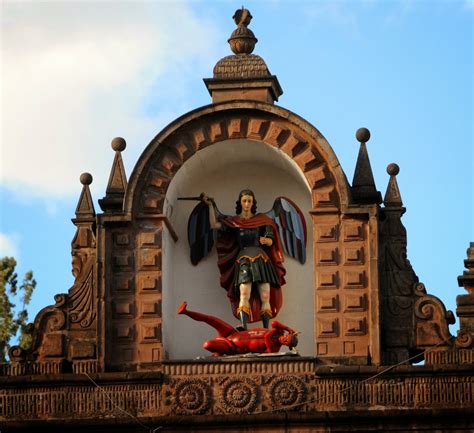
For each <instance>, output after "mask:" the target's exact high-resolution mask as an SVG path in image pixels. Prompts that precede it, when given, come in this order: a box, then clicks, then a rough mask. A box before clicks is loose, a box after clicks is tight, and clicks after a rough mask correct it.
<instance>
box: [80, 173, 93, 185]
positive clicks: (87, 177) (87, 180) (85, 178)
mask: <svg viewBox="0 0 474 433" xmlns="http://www.w3.org/2000/svg"><path fill="white" fill-rule="evenodd" d="M79 180H80V182H81V183H82V184H83V185H90V184H91V183H92V174H90V173H82V174H81V176H80V177H79Z"/></svg>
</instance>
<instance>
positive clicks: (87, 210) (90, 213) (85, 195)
mask: <svg viewBox="0 0 474 433" xmlns="http://www.w3.org/2000/svg"><path fill="white" fill-rule="evenodd" d="M79 180H80V181H81V183H82V185H84V186H83V187H82V192H81V196H80V197H79V201H78V202H77V207H76V219H77V220H89V219H90V218H95V209H94V203H93V201H92V196H91V191H90V189H89V185H90V184H91V183H92V175H91V174H90V173H82V174H81V176H80V177H79Z"/></svg>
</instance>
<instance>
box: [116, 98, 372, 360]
mask: <svg viewBox="0 0 474 433" xmlns="http://www.w3.org/2000/svg"><path fill="white" fill-rule="evenodd" d="M244 167H245V168H244ZM259 171H261V172H262V174H261V175H258V174H256V173H258V172H259ZM247 173H251V175H248V174H247ZM216 185H217V187H216ZM245 187H250V188H252V189H254V190H255V192H256V194H257V199H258V201H259V210H261V211H264V210H267V209H269V208H270V207H271V205H272V202H273V200H274V198H275V197H276V196H277V195H287V196H289V197H290V198H292V199H294V200H295V201H297V202H298V204H300V205H301V207H302V208H303V209H304V212H305V216H306V217H307V223H308V229H309V231H310V233H309V244H308V263H307V265H305V267H304V268H302V267H299V266H300V265H298V264H297V263H292V262H293V260H292V259H287V261H286V263H287V267H288V276H289V280H288V284H287V285H286V286H285V287H284V288H283V290H284V299H285V300H284V307H283V309H282V311H281V316H280V315H279V319H280V320H281V321H286V322H288V324H289V325H290V326H294V327H295V328H298V329H300V330H302V331H303V335H304V336H303V335H302V338H303V339H305V340H306V342H304V343H302V345H301V347H300V349H301V350H302V352H303V354H305V355H306V354H308V355H310V354H319V355H321V356H330V355H332V354H336V355H339V354H343V355H348V356H361V357H367V354H368V353H369V351H370V349H369V346H370V344H371V343H370V341H369V340H370V338H372V340H373V341H376V340H377V338H378V337H377V336H376V335H375V336H373V337H369V333H370V329H371V325H372V324H373V323H376V320H377V317H375V316H373V315H372V316H371V313H370V312H369V293H368V287H369V282H370V280H374V281H375V280H376V279H377V275H376V273H374V272H373V271H372V270H373V269H374V267H370V266H369V260H368V257H371V256H372V255H373V251H372V250H371V246H370V245H369V242H368V239H369V237H370V236H369V232H370V230H372V231H373V224H374V223H373V221H372V222H371V223H370V224H372V228H371V229H370V230H369V225H370V224H369V219H368V218H367V217H366V216H364V215H362V213H361V212H358V213H357V212H356V214H353V206H349V204H350V201H351V199H350V188H349V185H348V182H347V179H346V177H345V174H344V173H343V171H342V169H341V167H340V165H339V162H338V160H337V158H336V156H335V154H334V152H333V150H332V148H331V147H330V145H329V144H328V142H327V141H326V140H325V138H324V137H323V136H322V135H321V133H320V132H319V131H318V130H317V129H316V128H314V127H313V126H312V125H310V124H309V123H308V122H307V121H305V120H304V119H302V118H300V117H299V116H297V115H295V114H293V113H291V112H289V111H288V110H285V109H283V108H281V107H276V106H274V105H270V104H266V103H261V102H253V101H234V102H229V103H222V104H214V105H210V106H206V107H202V108H200V109H197V110H195V111H192V112H190V113H188V114H186V115H184V116H182V117H181V118H178V119H177V120H176V121H174V122H173V123H171V124H170V125H169V126H168V127H166V128H165V129H164V130H163V131H162V132H161V133H160V134H158V135H157V136H156V137H155V138H154V139H153V140H152V142H151V143H150V144H149V145H148V147H147V148H146V149H145V151H144V152H143V154H142V156H141V157H140V159H139V161H138V163H137V165H136V167H135V169H134V171H133V173H132V175H131V177H130V181H129V185H128V188H127V192H126V195H125V202H124V210H125V214H126V215H128V217H129V218H130V219H131V222H132V226H133V227H134V233H135V239H136V241H135V245H137V246H138V249H137V250H136V251H135V253H134V254H135V263H136V265H135V274H134V278H135V285H136V287H137V288H138V289H137V292H136V295H134V296H135V298H134V301H133V302H134V303H136V304H139V305H140V304H143V305H145V303H147V302H148V301H142V300H140V299H139V298H140V296H143V299H146V296H148V295H147V294H146V293H145V292H146V290H145V287H144V285H146V286H147V287H146V288H148V286H150V288H151V289H153V290H156V291H157V293H159V294H157V295H156V296H158V298H156V299H159V302H161V305H162V308H161V310H160V313H159V314H160V320H161V322H160V329H161V330H160V331H159V332H158V333H157V332H155V331H148V329H152V327H153V326H154V325H152V321H151V318H150V319H147V320H149V322H148V324H146V325H143V326H142V328H143V329H144V331H143V332H141V331H138V334H137V335H138V340H140V338H142V341H144V342H147V341H145V340H146V335H147V333H150V334H151V335H152V338H151V339H150V340H153V339H155V341H156V342H157V344H159V347H158V349H156V350H155V349H150V347H152V346H146V347H147V348H146V349H143V351H142V352H141V353H153V355H146V356H141V355H138V356H139V358H140V359H143V358H145V359H147V358H149V359H150V360H151V361H155V360H158V359H163V358H166V356H167V355H166V353H167V354H168V355H169V356H170V357H172V358H174V359H176V358H181V357H190V356H193V355H195V354H196V353H200V354H202V355H205V354H206V353H205V352H203V351H202V349H201V348H200V346H201V344H202V341H203V340H205V339H207V338H210V337H212V336H213V335H214V331H213V330H212V329H210V328H208V327H207V326H206V325H205V324H196V323H193V322H190V319H189V318H186V317H177V316H176V315H175V311H176V308H177V306H178V305H179V303H180V302H181V301H182V300H187V301H188V302H189V306H190V308H191V309H195V310H199V311H203V312H208V313H211V314H215V315H217V316H219V317H222V318H223V319H225V320H228V321H234V322H235V319H234V318H233V317H232V315H231V313H230V306H229V304H228V300H227V298H226V293H225V291H224V290H223V289H222V288H220V287H219V284H218V271H217V266H216V260H215V253H213V254H211V255H210V256H209V257H207V258H206V259H205V260H203V262H202V263H201V264H200V265H199V266H198V267H196V268H194V267H193V266H192V265H191V263H190V261H189V259H188V246H187V239H186V225H187V218H188V216H189V212H190V211H191V209H192V204H189V203H187V204H184V203H183V202H179V203H178V202H177V197H178V196H180V195H188V194H191V195H198V194H199V193H200V192H201V191H206V192H208V193H210V194H213V195H214V196H215V198H216V200H217V202H218V204H219V206H220V207H221V210H222V211H223V212H224V213H228V214H232V213H233V211H234V207H233V206H234V202H235V199H236V196H237V193H238V192H239V191H240V189H242V188H245ZM164 223H165V224H164ZM165 225H167V226H168V229H171V230H173V229H174V231H176V232H177V234H178V238H179V241H178V242H177V243H176V244H174V240H172V239H171V237H170V236H169V232H168V230H167V229H165V228H164V227H165ZM156 230H158V231H156ZM145 232H146V233H152V235H149V234H144V233H145ZM155 235H156V236H155ZM145 238H146V239H152V240H151V241H150V242H151V244H147V242H148V240H147V241H143V239H145ZM147 245H148V246H147ZM157 248H158V249H157ZM158 256H159V257H158ZM150 257H155V258H156V260H155V259H154V258H152V259H149V258H150ZM144 268H148V269H147V270H144V271H142V270H143V269H144ZM369 268H370V269H369ZM153 269H155V270H156V271H153ZM371 269H372V270H371ZM153 272H155V273H154V274H153ZM293 278H295V280H293ZM155 279H156V281H155V282H152V284H149V281H150V280H155ZM298 279H300V280H298ZM144 281H145V283H144ZM193 285H196V286H198V287H199V290H196V291H193V288H192V286H193ZM142 289H143V290H142ZM341 290H342V291H341ZM142 293H143V295H142ZM293 293H296V294H297V296H293ZM150 299H151V297H150ZM292 299H293V300H294V302H293V303H292V302H291V301H292ZM150 302H151V301H150ZM153 302H155V301H153ZM147 305H148V304H147ZM138 309H139V311H141V310H142V309H141V307H139V308H138ZM153 311H158V310H153ZM157 314H158V313H157ZM150 317H151V316H150ZM300 319H301V323H300V322H299V321H300ZM140 320H141V319H139V320H138V321H135V322H134V323H135V324H134V328H133V329H140V326H141V325H140ZM295 322H296V323H295ZM127 335H132V336H133V335H135V334H134V331H133V330H131V331H130V333H129V334H127ZM132 340H133V337H131V338H130V341H132ZM315 343H316V344H315ZM163 344H164V345H163ZM133 347H135V349H133V348H132V352H133V351H134V350H135V353H137V352H136V351H137V349H136V346H133ZM138 352H140V348H139V349H138ZM132 359H133V358H132Z"/></svg>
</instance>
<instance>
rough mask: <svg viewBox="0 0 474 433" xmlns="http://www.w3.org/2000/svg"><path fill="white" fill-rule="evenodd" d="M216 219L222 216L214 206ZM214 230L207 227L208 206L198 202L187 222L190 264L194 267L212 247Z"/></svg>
mask: <svg viewBox="0 0 474 433" xmlns="http://www.w3.org/2000/svg"><path fill="white" fill-rule="evenodd" d="M214 209H215V210H216V217H217V218H218V219H219V218H220V217H221V216H223V215H222V214H221V213H220V212H219V210H218V209H217V207H216V205H215V204H214ZM215 236H216V233H215V230H213V229H211V226H210V225H209V206H208V205H207V204H206V203H204V202H202V201H201V202H199V203H198V204H197V206H196V207H195V208H194V209H193V211H192V212H191V215H189V220H188V243H189V248H190V255H191V263H192V264H193V265H194V266H196V265H197V264H198V263H199V262H200V261H201V260H202V259H203V258H204V257H206V256H207V255H208V254H209V252H210V251H211V249H212V247H213V246H214V240H215Z"/></svg>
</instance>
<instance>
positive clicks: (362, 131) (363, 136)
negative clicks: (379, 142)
mask: <svg viewBox="0 0 474 433" xmlns="http://www.w3.org/2000/svg"><path fill="white" fill-rule="evenodd" d="M356 138H357V141H358V142H359V143H367V142H368V141H369V140H370V131H369V130H368V129H367V128H359V129H358V130H357V132H356Z"/></svg>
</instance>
